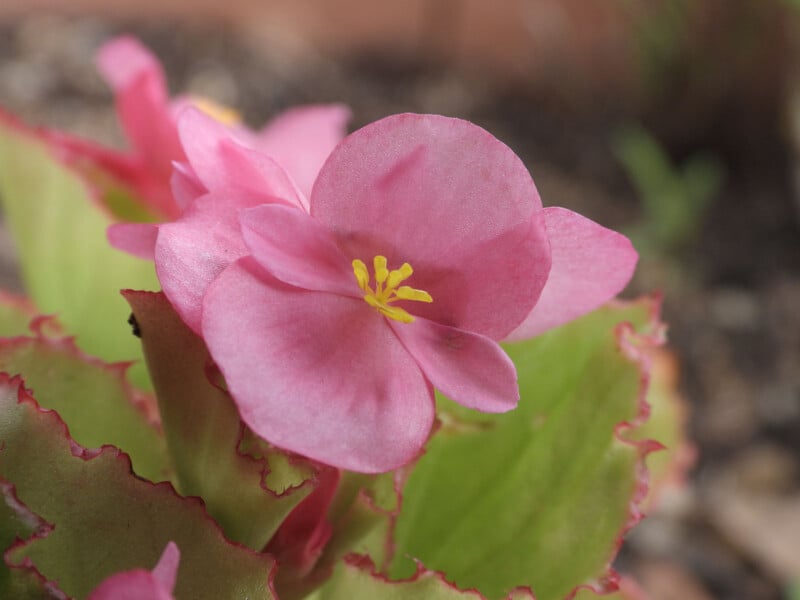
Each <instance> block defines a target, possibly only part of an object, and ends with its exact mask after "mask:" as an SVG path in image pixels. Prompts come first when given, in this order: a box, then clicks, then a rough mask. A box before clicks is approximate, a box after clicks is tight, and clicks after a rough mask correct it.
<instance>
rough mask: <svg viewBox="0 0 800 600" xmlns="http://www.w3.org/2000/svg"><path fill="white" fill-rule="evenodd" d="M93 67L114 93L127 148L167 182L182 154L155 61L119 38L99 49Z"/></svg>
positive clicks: (136, 45)
mask: <svg viewBox="0 0 800 600" xmlns="http://www.w3.org/2000/svg"><path fill="white" fill-rule="evenodd" d="M97 63H98V67H99V68H100V71H101V73H103V75H104V77H105V78H106V79H107V81H108V82H109V85H111V87H112V88H113V89H114V92H115V95H116V104H117V113H118V114H119V119H120V122H121V123H122V127H123V129H124V130H125V134H126V135H127V137H128V139H129V140H130V142H131V145H132V146H133V148H134V149H135V150H136V152H137V154H138V155H139V157H140V158H141V160H142V161H143V162H145V163H146V164H147V165H148V167H149V168H150V169H151V170H152V171H153V172H154V173H157V174H158V175H159V176H160V177H162V178H163V179H164V180H168V179H169V175H170V171H171V168H172V167H171V164H172V161H173V160H180V159H181V158H182V157H183V152H182V150H181V147H180V143H179V141H178V134H177V131H176V129H175V122H174V120H173V118H172V115H171V113H170V110H169V92H168V90H167V84H166V80H165V78H164V72H163V70H162V69H161V66H160V65H159V63H158V61H157V60H156V59H155V57H154V56H153V55H152V54H151V53H150V52H149V51H148V50H147V49H146V48H145V47H144V46H142V45H141V44H140V43H139V42H138V41H137V40H135V39H133V38H130V37H122V38H117V39H116V40H114V41H112V42H109V44H107V45H105V46H103V47H102V48H101V49H100V51H99V52H98V56H97Z"/></svg>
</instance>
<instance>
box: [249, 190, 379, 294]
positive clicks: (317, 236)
mask: <svg viewBox="0 0 800 600" xmlns="http://www.w3.org/2000/svg"><path fill="white" fill-rule="evenodd" d="M239 221H240V223H241V224H242V235H243V237H244V241H245V244H247V247H248V249H249V250H250V253H251V255H252V256H253V258H255V259H256V261H258V263H259V264H260V265H261V266H262V267H264V268H265V269H266V270H268V271H269V272H270V273H272V275H274V276H275V277H277V278H278V279H280V280H281V281H283V282H285V283H288V284H289V285H293V286H295V287H300V288H303V289H307V290H317V291H328V292H335V293H339V294H345V295H350V296H357V297H360V296H362V295H363V292H361V290H360V289H359V287H358V285H357V283H356V279H355V276H354V274H353V269H352V266H351V265H350V262H349V261H348V260H347V259H346V258H345V257H344V255H343V254H342V252H341V251H340V250H339V248H338V246H337V245H336V240H335V239H334V238H333V236H332V235H331V233H330V231H328V230H327V229H326V228H325V227H323V226H322V225H321V224H320V223H319V222H317V221H316V220H315V219H314V218H313V217H310V216H309V215H308V214H307V213H305V212H303V211H301V210H299V209H297V208H291V207H288V206H281V205H278V204H264V205H262V206H257V207H256V208H251V209H248V210H245V211H242V212H241V213H240V215H239Z"/></svg>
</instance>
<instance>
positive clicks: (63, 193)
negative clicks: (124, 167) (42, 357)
mask: <svg viewBox="0 0 800 600" xmlns="http://www.w3.org/2000/svg"><path fill="white" fill-rule="evenodd" d="M0 197H1V198H2V204H3V210H4V212H5V221H6V224H7V226H8V227H9V229H10V230H11V233H12V235H13V237H14V239H15V241H16V245H17V248H18V251H19V257H20V263H21V267H22V276H23V280H24V282H25V286H26V289H27V292H28V294H29V295H30V297H31V299H32V300H33V301H34V302H35V304H36V305H37V306H38V307H39V309H40V310H41V311H42V312H44V313H57V314H58V316H59V319H60V320H61V322H62V323H63V324H64V326H65V328H66V329H67V330H68V331H70V332H72V333H74V334H75V335H76V336H77V340H78V344H79V346H80V347H81V348H82V349H83V350H85V351H86V352H88V353H89V354H91V355H93V356H98V357H100V358H102V359H104V360H107V361H112V362H115V361H124V360H133V359H138V358H140V357H141V349H140V347H139V343H138V341H137V340H136V339H135V338H134V337H133V336H132V335H130V329H129V327H128V326H127V324H126V320H127V318H128V314H129V310H128V307H127V305H126V304H125V301H124V300H123V299H122V298H121V297H120V296H119V290H120V289H122V288H129V287H136V288H140V289H158V287H159V286H158V282H157V280H156V277H155V270H154V269H153V265H152V263H150V262H148V261H143V260H140V259H137V258H133V257H131V256H128V255H127V254H125V253H123V252H120V251H118V250H116V249H114V248H112V247H111V246H109V244H108V242H107V241H106V228H107V227H108V225H110V224H111V223H112V222H113V219H112V218H111V217H110V215H109V214H108V212H107V210H105V209H104V208H103V207H101V205H100V203H99V202H98V200H97V199H96V198H94V197H93V192H92V191H91V190H90V189H89V187H88V186H87V184H86V183H85V182H84V181H83V180H82V179H81V177H80V176H79V175H78V174H77V173H75V172H74V171H72V170H70V169H69V168H67V167H65V166H64V165H62V164H60V163H59V162H58V161H57V160H56V159H55V158H54V157H53V156H52V155H51V153H50V152H49V150H48V148H47V147H46V146H45V145H44V144H43V143H42V142H40V141H38V140H36V139H35V138H33V137H32V136H29V135H25V134H24V133H21V132H20V131H18V130H16V129H12V128H11V127H9V126H7V125H0ZM131 377H132V380H133V381H134V382H135V383H136V384H137V385H140V386H143V387H147V374H146V372H145V370H144V368H143V365H137V366H135V367H134V369H133V370H132V373H131Z"/></svg>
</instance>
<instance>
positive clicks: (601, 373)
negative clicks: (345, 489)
mask: <svg viewBox="0 0 800 600" xmlns="http://www.w3.org/2000/svg"><path fill="white" fill-rule="evenodd" d="M653 304H654V301H653V300H643V301H640V302H637V303H634V304H630V305H627V306H616V305H611V306H607V307H604V308H602V309H600V310H598V311H595V312H594V313H592V314H590V315H588V316H586V317H584V318H582V319H580V320H578V321H576V322H574V323H571V324H569V325H567V326H564V327H561V328H558V329H556V330H553V331H551V332H549V333H547V334H544V335H542V336H540V337H538V338H535V339H533V340H530V341H527V342H522V343H519V344H514V345H509V346H507V350H508V352H509V355H510V356H511V357H512V359H513V360H514V362H515V364H516V367H517V370H518V373H519V380H520V391H521V396H522V399H521V401H520V405H519V407H518V408H517V410H515V411H512V412H510V413H508V414H505V415H497V416H493V415H475V414H474V413H473V414H469V413H467V412H466V411H463V410H461V409H460V408H459V407H457V406H455V405H453V404H452V403H450V402H449V401H446V400H441V402H440V412H441V417H442V421H443V426H442V428H441V430H440V431H438V432H437V433H436V435H434V436H433V438H432V439H431V441H430V442H429V444H428V447H427V452H426V454H425V455H424V456H423V457H422V458H421V459H420V461H419V463H418V464H417V466H416V468H415V469H414V471H413V472H412V474H411V476H410V478H409V480H408V482H407V484H406V487H405V491H404V499H403V509H402V512H401V514H400V517H399V520H398V524H397V530H396V533H395V541H396V542H397V550H396V555H395V561H394V565H393V568H392V571H391V573H392V575H393V576H400V577H402V576H407V575H408V574H409V573H410V572H411V571H412V570H413V564H412V563H411V561H410V560H409V558H410V557H413V558H416V559H418V560H420V561H422V563H423V564H424V565H425V566H426V567H427V568H429V569H433V570H436V571H442V572H443V573H445V575H446V577H447V578H448V579H449V580H452V581H454V582H455V584H456V585H458V586H459V587H461V588H471V587H475V588H477V589H478V590H480V591H481V592H482V593H483V594H485V595H486V596H487V597H488V598H492V599H495V598H501V597H503V596H504V595H505V594H507V593H508V592H509V591H510V590H512V589H513V588H515V587H518V586H530V587H531V588H532V589H533V591H534V593H535V594H536V597H537V598H538V600H550V599H553V600H555V599H559V600H560V599H562V598H564V597H565V596H567V595H568V594H569V593H570V592H571V590H573V589H574V588H575V587H576V586H578V585H580V584H584V583H590V582H598V585H599V586H600V587H603V585H604V583H603V582H604V581H606V582H607V581H608V578H609V577H611V579H612V580H613V575H611V574H610V573H609V571H608V564H609V562H610V560H611V558H612V556H613V555H614V553H615V552H616V548H617V546H618V544H619V543H620V538H621V535H622V533H623V531H624V530H625V528H626V527H627V526H628V525H630V524H631V523H632V522H633V521H634V520H635V518H636V506H635V504H636V501H637V500H639V499H640V496H641V495H642V492H643V487H644V483H643V481H642V480H641V466H642V458H643V455H644V454H646V452H647V450H648V449H650V447H651V446H650V445H649V444H645V443H640V444H633V443H630V442H627V441H624V440H623V439H622V437H621V436H623V435H624V432H622V431H621V429H623V428H620V427H618V426H619V424H620V423H622V422H625V421H635V420H637V419H639V418H640V417H641V416H642V411H643V407H644V404H643V397H644V396H643V395H644V392H645V390H644V389H643V381H644V380H645V379H646V377H645V374H644V373H643V366H642V365H641V364H640V363H639V362H637V361H635V360H634V359H633V358H632V357H629V356H627V355H626V352H625V350H624V349H625V348H626V347H627V346H628V342H627V341H626V339H625V337H626V335H625V333H624V327H621V326H620V323H622V322H630V323H632V324H633V327H635V328H637V329H640V330H643V331H646V332H647V333H653V332H652V331H651V330H652V328H653V327H654V326H655V325H654V323H653V320H654V316H655V311H656V308H655V306H654V305H653ZM629 335H630V333H629ZM650 342H653V343H654V342H655V340H650Z"/></svg>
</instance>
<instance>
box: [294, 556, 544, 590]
mask: <svg viewBox="0 0 800 600" xmlns="http://www.w3.org/2000/svg"><path fill="white" fill-rule="evenodd" d="M523 597H526V598H531V596H530V595H526V596H522V595H516V596H514V598H515V600H522V598H523ZM375 598H380V599H381V600H408V599H409V598H414V600H481V598H483V596H481V595H480V594H478V593H476V592H475V591H463V590H459V589H458V588H456V587H454V586H453V585H451V584H449V583H448V582H447V581H445V580H444V578H443V577H442V576H441V574H439V573H434V572H431V571H426V570H425V569H424V568H422V567H419V568H418V569H417V571H416V572H415V573H413V574H412V576H411V577H409V579H408V581H388V580H387V579H386V578H385V577H383V576H381V575H380V574H378V572H377V571H376V569H375V567H374V565H373V563H372V561H370V560H369V559H368V558H366V557H364V556H358V555H350V556H348V557H347V558H346V559H345V560H344V561H342V562H341V563H340V564H339V565H337V567H336V569H335V570H334V572H333V576H332V577H331V579H330V581H328V582H327V583H326V584H325V585H324V586H323V587H322V588H321V589H320V590H318V591H317V592H316V593H315V594H314V595H313V596H311V598H309V600H374V599H375Z"/></svg>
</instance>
